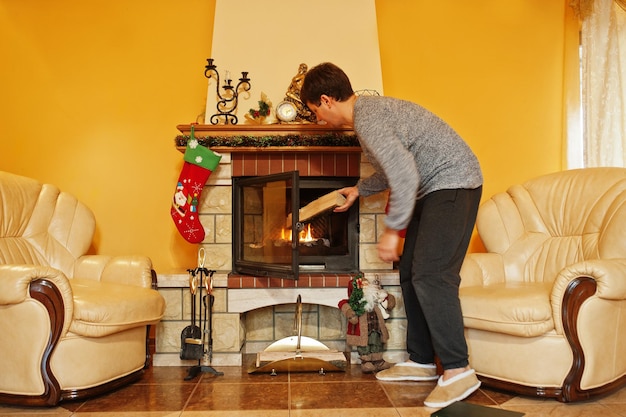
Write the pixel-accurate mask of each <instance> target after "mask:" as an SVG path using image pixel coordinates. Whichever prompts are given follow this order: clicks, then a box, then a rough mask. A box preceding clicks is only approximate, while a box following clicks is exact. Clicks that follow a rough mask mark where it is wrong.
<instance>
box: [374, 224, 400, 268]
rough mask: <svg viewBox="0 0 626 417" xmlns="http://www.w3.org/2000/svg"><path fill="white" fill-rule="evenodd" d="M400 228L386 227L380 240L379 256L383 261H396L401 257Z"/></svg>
mask: <svg viewBox="0 0 626 417" xmlns="http://www.w3.org/2000/svg"><path fill="white" fill-rule="evenodd" d="M398 232H399V231H398V230H393V229H389V228H385V231H384V233H383V234H382V236H381V237H380V239H379V240H378V257H379V258H380V260H381V261H383V262H394V261H398V260H399V259H400V256H399V255H398V243H399V242H400V236H398Z"/></svg>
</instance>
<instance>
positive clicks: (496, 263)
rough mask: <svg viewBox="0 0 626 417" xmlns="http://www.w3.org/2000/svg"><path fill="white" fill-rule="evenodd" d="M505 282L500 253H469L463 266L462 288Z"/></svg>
mask: <svg viewBox="0 0 626 417" xmlns="http://www.w3.org/2000/svg"><path fill="white" fill-rule="evenodd" d="M501 282H504V262H503V260H502V255H500V254H498V253H469V254H467V256H466V257H465V260H464V261H463V265H462V266H461V287H471V286H476V285H479V286H482V285H489V284H496V283H501Z"/></svg>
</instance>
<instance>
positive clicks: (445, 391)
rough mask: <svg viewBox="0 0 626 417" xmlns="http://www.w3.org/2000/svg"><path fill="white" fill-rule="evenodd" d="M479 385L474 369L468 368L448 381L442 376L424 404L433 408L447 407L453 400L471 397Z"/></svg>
mask: <svg viewBox="0 0 626 417" xmlns="http://www.w3.org/2000/svg"><path fill="white" fill-rule="evenodd" d="M478 387H480V381H479V380H478V378H476V373H475V372H474V370H473V369H468V370H467V371H465V372H463V373H462V374H458V375H456V376H454V377H452V378H450V379H448V380H446V381H444V380H443V377H441V378H439V381H437V386H435V389H434V390H433V391H432V392H431V393H430V394H429V395H428V397H426V400H424V405H425V406H426V407H431V408H443V407H447V406H449V405H450V404H452V403H453V402H456V401H461V400H463V399H465V398H467V397H469V396H470V394H471V393H473V392H474V391H476V390H477V389H478Z"/></svg>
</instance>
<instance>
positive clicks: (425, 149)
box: [300, 63, 483, 408]
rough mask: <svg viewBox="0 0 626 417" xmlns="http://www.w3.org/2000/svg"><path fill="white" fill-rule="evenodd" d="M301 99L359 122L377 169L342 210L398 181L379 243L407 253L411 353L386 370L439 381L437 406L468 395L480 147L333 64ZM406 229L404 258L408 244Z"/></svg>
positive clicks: (308, 79)
mask: <svg viewBox="0 0 626 417" xmlns="http://www.w3.org/2000/svg"><path fill="white" fill-rule="evenodd" d="M300 98H301V99H302V101H303V102H304V103H306V104H307V106H308V107H309V109H310V110H311V111H312V112H313V113H315V115H316V116H317V119H318V120H319V121H324V122H326V123H327V124H328V125H329V126H333V127H350V128H352V129H354V131H355V133H356V134H357V137H358V138H359V142H360V144H361V147H362V149H363V152H364V154H365V155H366V156H367V158H368V160H369V161H370V162H371V164H372V166H373V167H374V169H375V171H376V172H375V173H374V174H373V175H372V176H370V177H369V178H365V179H362V180H360V181H359V182H358V183H357V184H356V186H354V187H347V188H343V189H341V190H339V192H340V193H341V194H343V195H344V196H345V197H346V202H345V204H344V205H342V206H340V207H337V208H336V209H335V211H345V210H347V209H348V208H349V207H350V206H351V205H352V204H353V203H354V202H355V201H357V199H358V198H359V196H369V195H372V194H375V193H379V192H382V191H385V190H389V208H388V213H387V217H386V219H385V225H386V228H385V230H384V232H382V234H381V235H380V238H379V240H378V247H377V249H378V256H379V257H380V259H381V260H383V261H385V262H392V261H397V260H400V263H399V267H398V268H399V273H400V285H401V288H402V296H403V298H404V304H405V309H406V313H407V351H408V354H409V359H408V361H406V362H403V363H399V364H396V365H395V366H394V367H392V368H390V369H387V370H383V371H380V372H379V373H378V374H377V375H376V377H377V378H378V379H380V380H384V381H405V380H410V381H428V380H437V385H436V386H435V389H434V390H433V391H432V392H431V393H430V394H429V396H428V397H427V398H426V400H425V401H424V404H425V405H426V406H427V407H433V408H441V407H445V406H447V405H449V404H451V403H453V402H455V401H459V400H462V399H464V398H466V397H467V396H469V395H470V394H471V393H473V392H474V391H476V390H477V389H478V387H479V386H480V382H479V381H478V379H477V378H476V374H475V372H474V370H473V369H471V368H470V366H469V360H468V351H467V343H466V341H465V336H464V332H463V316H462V314H461V305H460V301H459V296H458V290H459V285H460V275H459V271H460V269H461V264H462V262H463V258H464V257H465V253H466V251H467V247H468V245H469V241H470V238H471V235H472V230H473V228H474V223H475V220H476V212H477V210H478V205H479V202H480V197H481V193H482V181H483V179H482V173H481V170H480V165H479V163H478V160H477V158H476V156H475V155H474V153H473V152H472V151H471V150H470V148H469V147H468V145H467V144H466V143H465V142H464V141H463V139H461V137H460V136H459V135H458V134H457V133H456V132H455V131H454V130H453V129H452V128H451V127H450V126H449V125H447V124H446V123H445V122H444V121H443V120H441V119H440V118H439V117H437V116H436V115H434V114H433V113H431V112H429V111H428V110H426V109H425V108H423V107H421V106H419V105H417V104H415V103H411V102H408V101H403V100H399V99H394V98H390V97H380V96H373V97H370V96H368V97H366V96H358V97H357V96H356V95H355V94H354V92H353V90H352V86H351V84H350V80H349V78H348V76H347V75H346V74H345V73H344V72H343V71H342V70H341V69H340V68H339V67H337V66H336V65H334V64H331V63H323V64H320V65H318V66H316V67H314V68H311V69H310V70H309V71H308V72H307V74H306V76H305V79H304V82H303V85H302V89H301V91H300ZM405 228H406V239H405V243H404V250H403V254H402V258H401V259H400V257H399V255H398V244H399V242H400V233H401V232H402V231H403V229H405ZM435 356H437V357H438V358H439V360H440V362H441V365H442V368H443V375H441V376H438V375H437V368H436V366H435Z"/></svg>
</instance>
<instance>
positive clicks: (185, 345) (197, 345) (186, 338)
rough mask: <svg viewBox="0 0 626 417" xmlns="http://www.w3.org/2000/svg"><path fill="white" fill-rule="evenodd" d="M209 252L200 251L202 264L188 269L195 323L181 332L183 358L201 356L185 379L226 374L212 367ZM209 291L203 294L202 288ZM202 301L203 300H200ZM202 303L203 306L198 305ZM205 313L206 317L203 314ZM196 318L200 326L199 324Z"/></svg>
mask: <svg viewBox="0 0 626 417" xmlns="http://www.w3.org/2000/svg"><path fill="white" fill-rule="evenodd" d="M204 262H205V251H204V248H200V249H199V251H198V267H197V268H195V269H188V270H187V272H189V291H190V293H191V324H190V325H189V326H186V327H185V328H184V329H183V330H182V332H181V334H180V342H181V348H180V358H181V359H197V360H198V365H195V366H192V367H191V368H189V371H188V372H187V376H186V377H185V380H186V381H187V380H190V379H194V378H195V377H196V376H198V374H199V373H200V372H208V373H212V374H214V375H224V373H223V372H219V371H216V370H215V369H214V368H213V367H212V366H211V361H212V359H213V304H214V301H215V296H214V295H213V274H214V273H215V271H213V270H209V269H207V268H205V267H204ZM203 287H204V288H205V289H206V294H204V295H203V294H202V288H203ZM198 300H200V302H198ZM197 304H199V305H200V306H199V308H196V305H197ZM203 316H204V317H203ZM196 318H197V319H198V325H196Z"/></svg>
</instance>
